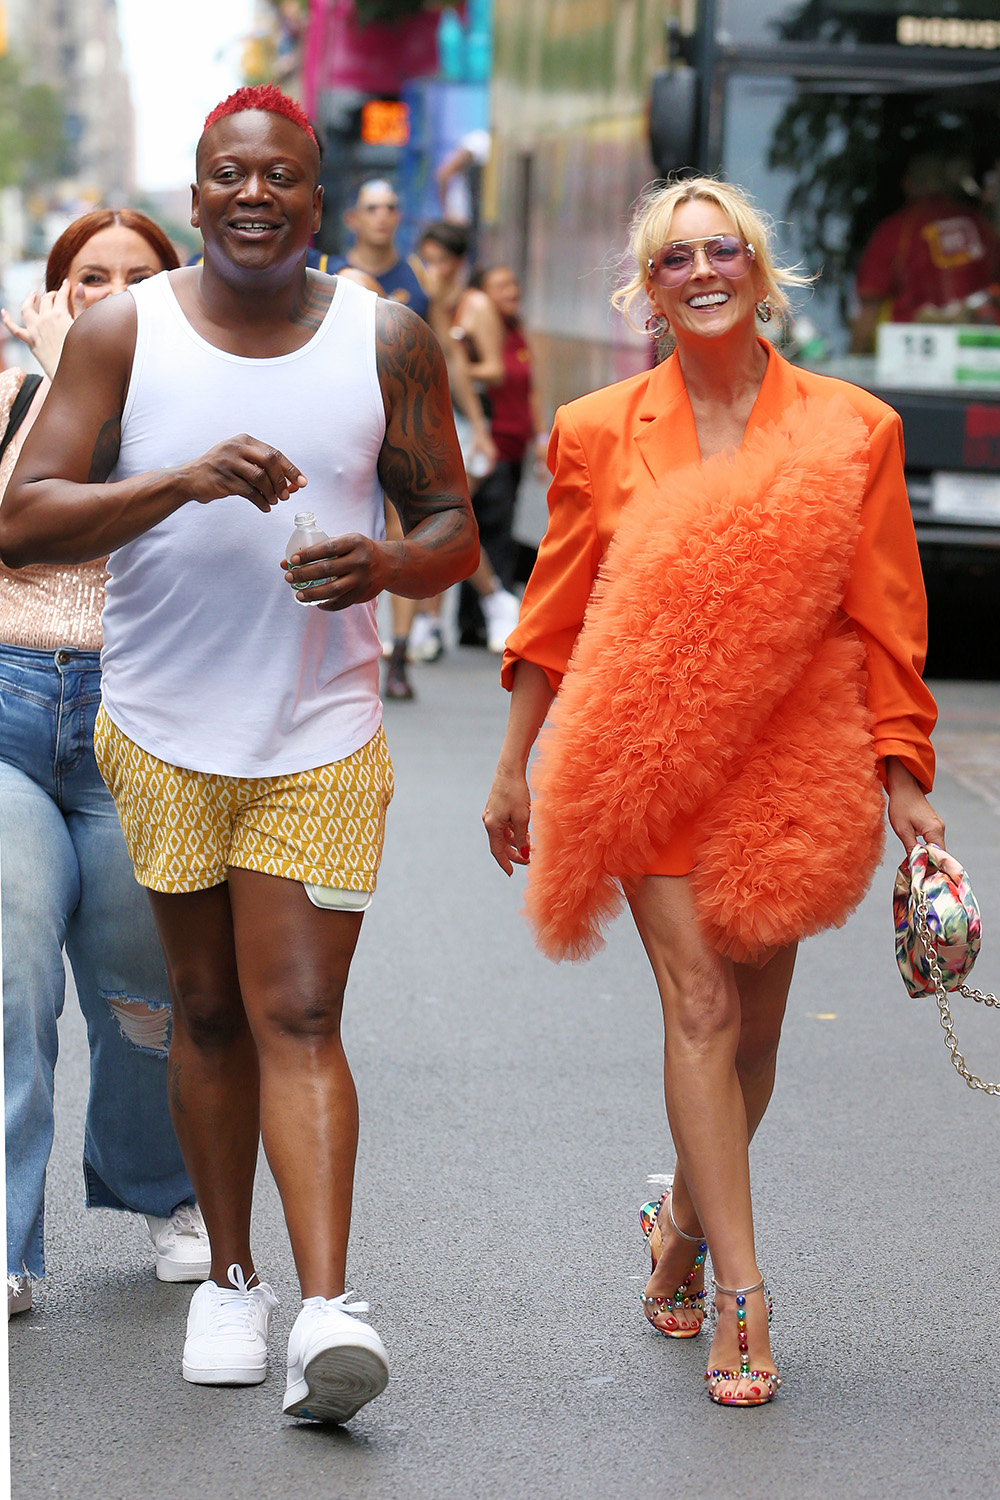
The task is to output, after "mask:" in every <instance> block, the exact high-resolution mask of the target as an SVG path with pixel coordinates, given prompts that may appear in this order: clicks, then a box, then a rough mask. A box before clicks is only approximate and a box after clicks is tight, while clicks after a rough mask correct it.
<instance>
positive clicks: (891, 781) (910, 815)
mask: <svg viewBox="0 0 1000 1500" xmlns="http://www.w3.org/2000/svg"><path fill="white" fill-rule="evenodd" d="M885 779H886V785H887V787H888V789H889V822H890V824H891V825H892V831H893V833H895V835H896V837H897V838H898V839H899V841H900V843H901V844H902V846H903V848H904V849H905V851H906V853H907V855H909V853H910V851H911V849H912V848H913V846H914V844H915V843H916V842H917V838H918V836H922V837H923V838H925V839H926V840H927V842H928V843H929V844H940V846H941V847H942V848H944V823H943V822H942V821H941V819H940V818H939V817H938V815H937V813H936V812H935V811H934V809H933V807H932V806H931V804H930V803H929V802H928V800H927V798H926V797H925V796H924V793H923V791H922V790H921V787H920V783H919V782H918V781H917V778H916V777H915V776H914V775H913V773H912V771H908V770H907V768H906V767H905V766H904V765H903V762H902V761H901V760H899V759H897V757H896V756H895V755H887V756H886V759H885Z"/></svg>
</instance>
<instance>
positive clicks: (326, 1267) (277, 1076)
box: [229, 869, 361, 1297]
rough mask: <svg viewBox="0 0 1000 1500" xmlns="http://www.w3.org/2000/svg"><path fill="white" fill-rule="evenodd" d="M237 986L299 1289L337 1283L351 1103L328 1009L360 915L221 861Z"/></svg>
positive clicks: (339, 1005) (335, 1015) (341, 981)
mask: <svg viewBox="0 0 1000 1500" xmlns="http://www.w3.org/2000/svg"><path fill="white" fill-rule="evenodd" d="M229 885H230V895H231V900H232V907H233V928H234V933H235V939H236V953H237V959H238V964H239V974H240V984H241V988H242V991H243V998H244V1004H245V1006H246V1011H247V1016H248V1017H249V1021H250V1026H251V1028H252V1031H253V1035H254V1040H255V1041H256V1044H257V1051H258V1055H259V1059H260V1120H261V1134H262V1136H263V1140H264V1149H265V1151H266V1152H267V1159H268V1162H269V1164H270V1167H271V1170H272V1172H273V1173H274V1177H275V1181H276V1182H277V1184H278V1190H279V1192H280V1193H281V1201H282V1205H283V1207H284V1212H285V1223H286V1224H287V1226H288V1233H289V1237H290V1239H291V1242H292V1253H293V1255H294V1257H295V1266H296V1269H297V1271H298V1275H299V1281H300V1283H301V1287H302V1295H303V1297H336V1296H339V1294H340V1293H341V1292H343V1290H344V1285H345V1265H346V1259H347V1237H348V1232H349V1230H350V1224H351V1199H352V1194H353V1188H354V1159H355V1155H356V1153H357V1143H358V1101H357V1095H356V1093H355V1090H354V1080H353V1079H352V1077H351V1071H350V1068H349V1067H348V1063H347V1058H346V1056H345V1054H344V1048H343V1043H342V1041H341V1037H340V1017H341V1011H342V1009H343V1001H344V990H345V988H346V985H347V977H348V972H349V970H350V965H351V959H352V957H353V955H354V949H355V945H356V943H357V940H358V934H359V932H360V930H361V916H360V915H359V914H357V915H356V914H352V913H349V912H337V911H323V910H320V909H318V908H317V907H315V906H313V905H312V903H311V902H310V900H309V898H308V897H307V895H306V893H305V891H304V890H303V888H302V886H301V885H299V884H298V883H297V882H296V881H291V880H280V879H278V878H276V877H275V876H271V875H259V874H257V873H255V872H253V871H250V870H236V869H233V870H230V871H229Z"/></svg>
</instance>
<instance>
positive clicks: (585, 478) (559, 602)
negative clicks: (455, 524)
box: [501, 340, 937, 791]
mask: <svg viewBox="0 0 1000 1500" xmlns="http://www.w3.org/2000/svg"><path fill="white" fill-rule="evenodd" d="M761 342H762V343H763V346H764V348H765V349H767V351H768V363H767V370H766V372H765V374H764V380H763V382H762V384H761V388H760V391H759V393H758V396H757V400H756V402H755V403H754V407H753V410H752V412H751V413H750V420H749V422H748V423H747V432H748V433H749V432H752V431H753V430H754V428H756V427H759V426H761V425H762V424H764V423H767V422H771V421H774V420H775V418H777V417H778V416H780V414H781V413H782V412H783V411H784V410H785V408H786V407H788V406H789V405H790V404H791V403H792V402H794V401H795V400H797V399H798V398H800V397H802V396H811V397H813V398H817V397H818V398H820V399H824V398H825V399H827V400H831V399H832V398H833V397H834V396H835V395H839V396H840V397H842V398H846V399H847V400H848V401H849V402H850V403H851V405H852V406H853V407H854V409H855V410H856V411H857V412H858V413H859V415H860V416H861V418H862V420H863V421H864V423H865V425H866V426H867V428H868V432H869V439H870V444H871V464H870V469H869V474H868V484H867V487H866V489H865V495H864V499H863V501H862V509H861V536H860V539H859V541H858V546H857V550H856V552H855V556H854V564H853V568H852V570H851V578H850V582H849V584H848V587H847V592H846V593H845V595H844V600H843V610H844V613H845V614H846V615H848V616H849V618H850V619H851V620H852V621H853V623H854V627H855V629H856V630H857V633H858V635H859V637H860V638H861V640H862V642H863V644H864V647H865V655H866V666H867V670H868V689H867V697H868V706H869V708H870V709H871V712H872V715H873V718H874V724H873V734H874V738H875V751H876V755H877V756H878V758H879V762H880V771H881V769H882V766H881V762H883V761H884V758H885V757H886V756H887V755H896V756H898V757H899V759H900V760H901V761H902V762H903V763H904V765H906V766H907V767H908V768H909V769H910V770H911V771H912V772H913V774H914V776H915V777H916V778H917V780H918V781H919V782H920V785H921V786H922V787H923V788H924V790H925V791H930V789H931V786H932V784H933V780H934V752H933V750H932V748H931V743H930V733H931V730H932V729H933V727H934V723H935V720H936V718H937V708H936V705H935V703H934V699H933V697H932V696H931V694H930V692H929V691H928V689H927V687H926V686H925V684H924V682H923V680H922V678H921V675H920V674H921V672H922V671H923V666H924V660H925V658H926V655H927V598H926V595H925V592H924V581H923V575H922V572H921V568H920V558H919V556H918V553H917V540H916V536H915V535H914V531H913V518H912V515H911V513H910V504H909V499H908V497H907V493H906V484H905V481H904V478H903V428H902V423H901V422H900V419H899V417H898V415H897V414H896V412H894V411H893V409H892V407H891V406H887V405H886V404H885V402H883V401H879V400H878V398H877V397H875V396H872V395H870V394H869V392H867V391H863V390H861V389H860V388H859V387H858V386H854V385H849V384H848V383H847V382H846V381H843V380H833V379H831V378H830V377H829V376H826V375H815V374H813V373H812V372H811V371H809V370H801V369H799V368H798V367H797V366H795V365H792V364H790V363H789V362H788V360H786V359H783V358H782V356H781V355H780V354H778V353H777V352H776V351H775V350H774V349H773V348H772V347H771V346H770V345H769V344H767V343H766V342H764V341H763V340H762V341H761ZM700 458H701V452H700V449H699V447H698V434H697V431H696V429H695V424H694V414H693V412H692V410H691V403H690V401H689V400H688V395H687V389H686V387H685V385H684V379H683V376H682V374H681V367H680V362H679V361H678V359H677V356H676V354H675V355H672V356H671V357H670V358H669V359H668V360H665V361H664V363H663V364H661V365H658V366H657V367H656V369H654V370H649V371H644V372H643V373H642V374H641V375H635V376H633V377H632V378H631V379H629V380H622V381H619V382H618V383H617V384H616V385H611V386H607V387H605V389H603V390H600V391H594V392H592V394H590V395H589V396H582V397H580V399H579V400H577V401H571V402H570V403H569V404H568V405H567V406H563V407H560V409H559V411H558V412H557V414H556V420H555V424H554V426H553V430H552V439H551V442H550V444H549V455H548V461H549V468H550V470H551V472H552V484H551V486H550V487H549V495H548V504H549V524H548V529H547V530H546V533H545V537H544V539H543V541H542V544H541V547H540V548H539V550H538V561H537V562H536V564H535V567H534V569H533V571H532V574H531V578H530V579H529V581H528V586H527V588H526V589H525V591H524V599H523V602H522V604H521V616H520V620H519V622H518V625H517V628H516V629H515V630H514V632H513V633H512V635H511V636H510V637H509V638H508V641H507V650H506V651H505V653H504V659H503V668H502V677H501V680H502V681H503V684H504V686H505V687H506V688H508V689H509V688H510V687H511V686H512V685H513V679H514V669H515V665H516V663H517V662H518V661H520V660H523V661H531V662H535V663H536V664H537V665H538V666H540V667H542V668H543V669H544V671H545V673H546V675H547V677H548V679H549V682H550V683H551V685H552V687H553V688H554V689H558V687H559V684H560V682H561V681H562V677H563V674H564V673H565V671H566V668H567V665H568V663H569V659H570V655H571V653H572V650H573V645H574V643H575V641H576V638H577V635H578V634H579V631H580V627H581V625H582V624H583V616H584V611H585V610H586V607H587V601H588V599H589V598H590V592H591V589H592V587H593V583H594V579H595V577H596V575H597V569H598V566H599V565H600V562H601V559H602V558H603V556H604V553H605V552H606V550H607V547H608V544H609V542H610V541H611V538H612V536H613V534H614V530H615V527H616V525H617V524H618V517H619V515H620V514H621V509H622V506H623V505H625V504H626V503H627V501H628V500H629V498H630V497H631V496H632V495H633V494H634V493H635V491H636V490H638V489H640V488H642V487H643V486H645V485H648V484H650V483H654V484H658V485H663V484H665V483H666V482H667V481H668V480H669V478H670V475H671V473H672V472H673V471H674V470H675V469H678V468H681V467H682V466H683V465H684V464H689V463H697V462H699V461H700ZM817 753H819V754H821V753H822V746H817Z"/></svg>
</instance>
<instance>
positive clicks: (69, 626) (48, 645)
mask: <svg viewBox="0 0 1000 1500" xmlns="http://www.w3.org/2000/svg"><path fill="white" fill-rule="evenodd" d="M23 379H24V371H23V370H4V371H3V372H2V373H0V433H3V432H4V431H5V430H6V427H7V422H8V420H9V419H10V410H11V407H12V406H13V404H14V400H15V397H16V396H17V393H18V391H19V390H20V389H21V382H22V380H23ZM31 421H32V418H31V415H30V414H29V415H28V416H27V417H25V419H24V421H23V422H22V424H21V426H20V428H19V429H18V431H17V434H16V436H15V437H14V439H13V441H12V442H11V444H10V446H9V447H8V449H7V451H6V453H5V454H4V456H3V459H2V460H0V497H2V496H3V494H4V493H5V491H6V489H7V485H8V483H9V481H10V476H11V474H12V473H13V471H14V465H15V463H16V462H17V455H18V452H19V451H20V445H21V442H22V440H23V438H24V436H25V434H26V433H27V431H28V428H29V427H30V425H31ZM2 503H3V502H2V499H0V504H2ZM106 561H107V559H106V558H104V557H99V558H96V559H95V560H94V561H93V562H86V563H72V564H69V563H40V564H36V565H34V566H31V567H27V568H18V569H17V570H16V571H13V570H12V569H10V568H5V567H4V565H3V563H0V642H3V644H4V645H7V646H27V647H30V648H32V649H34V650H36V651H54V650H57V649H58V647H60V646H73V647H75V648H76V649H77V650H78V651H99V650H100V649H101V611H102V610H103V608H104V585H105V581H106V579H107V576H108V575H107V569H106V568H105V563H106Z"/></svg>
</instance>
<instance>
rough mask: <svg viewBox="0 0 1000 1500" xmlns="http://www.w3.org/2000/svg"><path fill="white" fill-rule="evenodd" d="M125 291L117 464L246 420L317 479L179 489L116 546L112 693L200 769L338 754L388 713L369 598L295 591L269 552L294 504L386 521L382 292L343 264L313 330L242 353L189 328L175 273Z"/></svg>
mask: <svg viewBox="0 0 1000 1500" xmlns="http://www.w3.org/2000/svg"><path fill="white" fill-rule="evenodd" d="M130 292H131V295H132V296H133V297H134V299H135V304H136V311H137V315H138V326H137V330H136V345H135V358H134V360H133V362H132V375H131V379H130V381H129V388H128V394H127V397H126V401H125V410H124V412H123V415H122V441H121V451H120V454H119V458H118V463H117V465H116V467H115V470H114V472H113V474H112V475H111V476H110V477H111V479H112V480H115V479H128V478H130V477H131V476H133V475H135V474H141V473H144V472H146V471H147V470H150V469H161V468H172V467H174V466H175V465H177V464H181V463H185V462H188V461H189V460H191V459H193V458H197V457H199V456H200V455H201V454H202V453H205V452H206V451H207V450H208V449H209V448H212V447H214V446H215V444H216V443H219V442H222V441H224V440H225V439H226V438H230V437H235V436H237V435H238V434H239V433H241V432H246V433H249V434H250V436H251V437H255V438H259V439H260V440H261V441H262V442H265V443H269V444H272V445H273V446H274V447H275V448H278V449H280V451H281V452H282V453H284V454H285V455H286V457H288V458H290V459H291V461H292V462H293V463H294V464H296V465H297V466H298V467H299V469H301V471H302V473H303V474H305V476H306V478H307V479H308V481H309V483H308V486H307V487H306V489H304V490H300V491H299V492H298V493H297V495H296V494H293V495H292V498H291V500H289V501H283V502H281V503H280V504H279V505H277V506H276V507H275V509H274V510H272V511H271V512H270V514H268V515H264V514H263V513H262V512H261V511H259V510H257V509H256V507H255V506H253V505H251V504H250V501H249V500H244V499H243V498H242V497H239V496H235V495H232V496H225V497H223V498H222V499H219V500H213V501H212V502H211V503H210V504H208V505H199V504H197V503H196V502H195V501H189V502H188V504H187V505H183V506H181V508H180V509H179V510H177V511H175V512H174V514H173V515H172V516H169V517H168V518H167V519H166V520H165V521H161V522H160V524H159V525H158V526H154V527H153V528H152V530H151V531H147V532H146V533H145V534H144V535H143V536H140V537H137V538H136V540H135V541H134V542H129V543H128V545H127V546H124V547H120V548H119V549H118V550H117V551H116V552H113V553H112V554H111V558H110V560H109V562H108V572H109V579H108V588H107V602H106V604H105V608H104V616H103V626H104V650H103V652H102V654H101V665H102V668H103V699H104V707H105V710H106V712H107V713H108V714H109V716H110V717H111V719H112V720H113V721H114V723H115V724H117V725H118V727H119V729H121V730H123V731H124V732H125V734H127V735H128V736H129V738H130V739H133V740H134V741H135V742H136V744H138V745H140V746H141V747H142V748H143V749H144V750H147V751H149V752H150V754H152V755H156V756H158V757H159V758H160V759H161V760H165V761H169V762H170V764H172V765H177V766H184V767H186V768H187V769H189V770H193V771H209V772H216V773H218V774H220V775H225V776H280V775H286V774H288V773H291V772H295V771H305V770H309V769H311V768H312V767H314V766H320V765H325V764H327V763H328V762H330V761H334V760H341V759H343V757H344V756H347V755H351V754H353V752H354V751H355V750H357V749H359V748H360V747H361V746H362V745H364V744H365V743H367V741H368V740H369V739H371V737H372V735H373V734H374V733H375V732H376V730H377V729H378V726H379V723H380V722H381V714H382V708H381V704H380V702H379V697H378V662H379V654H380V647H379V638H378V632H377V629H376V624H375V603H374V601H372V602H371V603H369V604H357V605H354V606H352V607H351V608H349V609H346V610H343V611H340V612H337V613H329V612H327V611H325V610H320V609H316V608H310V607H309V606H306V605H302V604H299V603H298V601H297V599H296V597H295V594H294V593H293V591H292V589H291V588H290V587H289V585H288V584H287V583H286V582H285V578H284V574H283V573H282V570H281V568H280V566H279V564H280V562H281V559H282V558H283V557H284V555H285V543H286V542H287V540H288V538H289V536H290V535H291V533H292V530H293V528H294V514H295V511H296V510H298V509H302V508H303V507H307V508H308V509H309V510H312V511H315V513H316V521H317V524H318V525H319V526H320V527H321V528H322V530H324V531H325V532H327V533H328V535H329V536H331V537H335V536H339V535H342V534H344V533H346V532H363V533H365V534H366V535H367V536H372V537H379V538H380V537H382V536H384V535H385V520H384V512H383V505H382V489H381V485H380V484H379V481H378V476H377V474H376V469H375V466H376V462H377V460H378V455H379V450H380V448H381V446H382V440H383V437H384V436H385V412H384V408H383V405H382V395H381V391H380V389H379V383H378V373H377V370H376V362H375V304H376V300H377V299H376V297H375V295H374V293H372V292H368V291H365V290H364V288H362V287H359V286H358V285H357V284H356V283H354V282H351V281H345V280H342V279H338V281H337V286H336V291H335V293H334V297H333V300H332V302H331V304H330V307H329V310H328V312H327V314H326V317H325V318H324V320H323V323H322V325H321V327H320V328H319V329H317V331H316V333H315V334H314V336H313V337H312V338H311V339H310V340H309V342H308V343H307V344H305V345H304V346H303V347H302V348H301V349H296V350H295V351H294V353H292V354H283V355H279V356H278V357H277V358H274V359H245V358H243V357H242V356H240V355H236V354H227V353H226V352H225V351H224V350H222V349H216V348H215V347H214V346H213V345H212V344H209V343H207V342H206V340H205V339H203V338H202V337H201V336H200V335H199V334H198V333H196V332H195V330H194V328H192V326H191V324H190V323H189V322H188V320H187V318H186V317H185V316H184V313H183V312H182V311H181V307H180V304H179V302H178V301H177V298H176V296H175V294H174V290H173V288H172V286H171V285H170V280H169V276H168V275H167V273H163V274H161V275H159V276H153V277H150V279H149V280H148V281H144V282H141V283H140V284H139V285H138V286H135V287H131V288H130Z"/></svg>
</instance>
